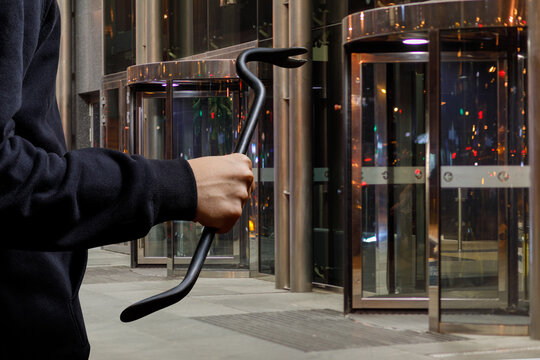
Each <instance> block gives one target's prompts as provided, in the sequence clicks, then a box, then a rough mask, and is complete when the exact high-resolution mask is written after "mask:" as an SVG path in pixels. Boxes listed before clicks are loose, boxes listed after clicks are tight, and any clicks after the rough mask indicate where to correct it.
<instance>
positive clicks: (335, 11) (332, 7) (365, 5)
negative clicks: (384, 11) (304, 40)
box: [312, 0, 376, 29]
mask: <svg viewBox="0 0 540 360" xmlns="http://www.w3.org/2000/svg"><path fill="white" fill-rule="evenodd" d="M375 2H376V0H356V1H355V0H349V1H344V0H341V1H335V0H315V1H313V25H312V26H313V28H314V29H318V28H321V27H324V26H327V25H340V24H341V20H343V18H344V17H345V16H347V15H348V14H352V13H355V12H358V11H362V10H367V9H371V8H373V7H374V6H375V4H374V3H375Z"/></svg>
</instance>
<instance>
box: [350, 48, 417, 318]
mask: <svg viewBox="0 0 540 360" xmlns="http://www.w3.org/2000/svg"><path fill="white" fill-rule="evenodd" d="M400 55H406V54H400ZM352 63H353V64H354V65H353V66H356V67H357V70H356V71H353V73H356V75H355V76H354V78H353V87H357V90H356V91H355V90H353V96H354V93H355V92H357V94H358V98H357V99H358V100H357V102H358V103H357V105H358V107H359V108H360V110H359V111H358V114H359V115H360V118H361V119H353V121H354V122H356V121H361V125H360V126H358V129H357V131H355V130H354V129H353V132H355V133H354V134H353V142H355V143H354V144H353V156H352V161H353V163H352V168H353V202H356V203H355V204H356V205H354V206H353V208H356V210H353V223H354V224H356V226H358V229H361V230H360V232H359V233H358V237H357V238H356V239H354V240H353V241H355V242H356V243H357V244H358V243H359V246H360V253H361V261H359V264H360V269H357V270H360V271H359V272H360V274H361V275H360V276H359V277H358V278H357V279H356V280H355V283H354V287H356V289H353V293H354V294H355V296H354V298H353V302H354V307H357V308H359V307H370V306H375V307H394V306H400V307H411V306H412V307H418V306H424V307H427V304H423V305H420V304H419V303H413V302H408V304H406V303H402V304H399V305H396V304H395V302H394V304H391V303H384V301H385V300H392V299H396V300H397V299H401V300H407V299H409V300H410V299H419V298H425V297H426V247H425V239H426V237H425V201H426V199H425V186H426V185H425V184H426V178H425V163H426V159H425V154H426V142H427V134H426V126H425V124H426V110H425V107H426V106H425V98H426V76H425V74H426V63H425V59H424V60H423V61H422V60H420V61H419V59H418V54H416V55H415V56H412V57H411V58H407V57H406V56H401V58H400V59H399V60H396V57H395V56H385V55H373V54H369V55H367V54H366V55H364V54H353V62H352ZM353 101H354V100H353ZM353 116H354V115H353ZM358 140H359V141H358ZM353 226H354V225H353ZM353 233H354V232H353ZM353 236H354V235H353ZM355 266H356V263H355ZM355 278H356V277H355ZM360 281H361V283H360V284H358V282H360ZM373 300H375V302H374V301H373ZM377 300H378V301H377Z"/></svg>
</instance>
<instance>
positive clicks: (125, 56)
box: [103, 0, 135, 74]
mask: <svg viewBox="0 0 540 360" xmlns="http://www.w3.org/2000/svg"><path fill="white" fill-rule="evenodd" d="M103 7H104V9H103V12H104V31H103V33H104V36H105V39H104V47H105V74H112V73H117V72H120V71H124V70H126V68H127V67H128V66H131V65H133V64H135V0H116V1H114V0H105V1H104V3H103Z"/></svg>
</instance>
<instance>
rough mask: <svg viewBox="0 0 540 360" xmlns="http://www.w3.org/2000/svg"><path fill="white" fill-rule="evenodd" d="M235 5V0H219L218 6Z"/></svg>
mask: <svg viewBox="0 0 540 360" xmlns="http://www.w3.org/2000/svg"><path fill="white" fill-rule="evenodd" d="M227 5H236V0H219V6H220V7H224V6H227Z"/></svg>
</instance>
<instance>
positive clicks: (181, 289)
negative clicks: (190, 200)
mask: <svg viewBox="0 0 540 360" xmlns="http://www.w3.org/2000/svg"><path fill="white" fill-rule="evenodd" d="M305 53H307V49H305V48H302V47H294V48H284V49H271V48H254V49H249V50H246V51H244V52H242V53H241V54H240V55H239V56H238V58H237V59H236V72H237V74H238V76H239V77H240V79H241V80H242V81H244V82H246V83H247V84H248V86H250V87H252V88H253V89H254V90H255V100H254V102H253V105H252V106H251V109H250V111H249V114H248V116H247V120H246V122H245V124H244V128H243V129H242V132H241V134H240V139H239V140H238V143H237V144H236V148H235V149H234V152H235V153H241V154H246V153H247V150H248V147H249V143H250V141H251V137H252V136H253V133H254V131H255V128H256V126H257V119H258V117H259V114H260V112H261V110H262V107H263V104H264V98H265V96H266V90H265V88H264V85H263V83H262V82H261V80H259V79H258V78H257V77H256V76H255V75H253V73H251V72H250V71H249V70H248V68H247V65H246V63H248V62H250V61H260V62H266V63H270V64H273V65H276V66H279V67H283V68H296V67H300V66H302V65H303V64H304V63H305V62H307V60H305V59H296V58H291V57H290V56H296V55H301V54H305ZM215 234H216V229H214V228H211V227H205V228H204V229H203V232H202V235H201V239H200V240H199V244H198V245H197V248H196V249H195V253H194V255H193V258H192V259H191V263H190V264H189V267H188V270H187V273H186V276H185V277H184V279H183V280H182V282H181V283H180V284H179V285H177V286H176V287H174V288H172V289H170V290H167V291H165V292H163V293H161V294H157V295H154V296H152V297H149V298H147V299H144V300H141V301H139V302H137V303H135V304H133V305H131V306H129V307H127V308H126V309H125V310H124V311H123V312H122V314H120V320H122V321H123V322H131V321H135V320H138V319H140V318H142V317H144V316H146V315H149V314H151V313H153V312H155V311H158V310H161V309H164V308H166V307H167V306H170V305H173V304H175V303H177V302H178V301H180V300H182V299H183V298H184V297H185V296H186V295H187V294H189V292H190V291H191V289H192V288H193V286H194V285H195V282H196V281H197V278H198V277H199V274H200V272H201V269H202V267H203V264H204V261H205V259H206V256H207V254H208V251H209V250H210V246H211V245H212V241H213V240H214V236H215ZM173 256H174V255H173Z"/></svg>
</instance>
